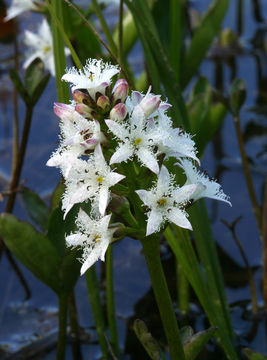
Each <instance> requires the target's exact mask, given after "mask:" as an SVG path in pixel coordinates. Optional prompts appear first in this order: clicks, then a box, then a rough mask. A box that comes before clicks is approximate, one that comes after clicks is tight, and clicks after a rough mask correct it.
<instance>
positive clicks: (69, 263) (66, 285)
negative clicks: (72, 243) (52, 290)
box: [59, 249, 81, 293]
mask: <svg viewBox="0 0 267 360" xmlns="http://www.w3.org/2000/svg"><path fill="white" fill-rule="evenodd" d="M80 257H81V250H77V249H72V250H70V249H67V250H66V253H65V255H64V256H63V258H62V262H61V264H60V270H59V279H60V283H61V291H62V292H65V293H70V292H71V291H73V288H74V286H75V284H76V282H77V280H78V278H79V276H80V269H81V263H80V262H79V261H78V260H77V259H79V258H80Z"/></svg>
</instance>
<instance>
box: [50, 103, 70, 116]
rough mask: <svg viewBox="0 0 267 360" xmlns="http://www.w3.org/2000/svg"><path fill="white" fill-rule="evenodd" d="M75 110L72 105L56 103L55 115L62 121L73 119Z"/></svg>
mask: <svg viewBox="0 0 267 360" xmlns="http://www.w3.org/2000/svg"><path fill="white" fill-rule="evenodd" d="M73 112H74V108H73V106H71V105H67V104H62V103H57V102H56V103H54V113H55V114H56V115H57V116H58V117H59V118H61V119H63V118H70V117H72V115H73Z"/></svg>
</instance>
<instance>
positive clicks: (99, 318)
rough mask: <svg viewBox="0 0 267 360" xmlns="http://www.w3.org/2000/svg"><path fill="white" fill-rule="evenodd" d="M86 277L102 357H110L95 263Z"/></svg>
mask: <svg viewBox="0 0 267 360" xmlns="http://www.w3.org/2000/svg"><path fill="white" fill-rule="evenodd" d="M85 279H86V284H87V289H88V294H89V299H90V304H91V308H92V313H93V318H94V323H95V326H96V332H97V335H98V341H99V346H100V349H101V351H102V359H103V360H104V359H106V360H107V359H108V347H107V342H106V338H105V321H104V314H103V309H102V306H101V298H100V291H99V284H98V279H97V275H96V269H95V265H93V266H91V267H90V269H88V270H87V271H86V273H85Z"/></svg>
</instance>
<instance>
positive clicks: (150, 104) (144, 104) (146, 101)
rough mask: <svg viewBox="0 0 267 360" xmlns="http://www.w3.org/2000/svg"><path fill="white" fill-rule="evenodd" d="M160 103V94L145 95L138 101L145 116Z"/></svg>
mask: <svg viewBox="0 0 267 360" xmlns="http://www.w3.org/2000/svg"><path fill="white" fill-rule="evenodd" d="M160 103H161V100H160V95H154V96H151V97H148V96H147V95H146V96H145V97H144V98H143V99H142V101H141V102H140V104H139V105H140V106H141V108H142V110H143V111H144V113H145V117H149V116H150V115H151V114H153V112H154V111H156V110H157V109H158V107H159V105H160Z"/></svg>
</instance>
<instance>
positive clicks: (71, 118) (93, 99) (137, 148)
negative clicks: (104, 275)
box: [47, 59, 231, 274]
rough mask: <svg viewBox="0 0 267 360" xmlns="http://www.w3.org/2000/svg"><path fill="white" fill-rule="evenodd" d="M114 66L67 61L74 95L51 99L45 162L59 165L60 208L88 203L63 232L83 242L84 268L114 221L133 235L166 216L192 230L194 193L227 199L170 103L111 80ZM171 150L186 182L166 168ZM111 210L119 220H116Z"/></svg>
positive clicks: (74, 243)
mask: <svg viewBox="0 0 267 360" xmlns="http://www.w3.org/2000/svg"><path fill="white" fill-rule="evenodd" d="M118 73H119V68H118V67H117V66H113V65H110V64H108V63H104V62H103V61H102V60H94V59H89V60H88V61H87V64H86V65H85V67H84V68H83V69H82V70H77V69H76V68H71V69H69V70H68V72H67V73H66V74H65V75H64V76H63V77H62V80H65V81H68V82H70V83H71V84H72V97H73V100H72V101H71V103H70V104H62V103H55V105H54V112H55V114H56V115H57V116H58V117H59V119H60V130H61V132H60V141H61V142H60V146H59V148H58V149H57V150H56V152H55V153H53V154H52V156H51V158H50V160H49V161H48V162H47V165H48V166H56V167H59V168H60V170H61V173H62V176H63V178H64V180H65V185H66V187H65V192H64V195H63V198H62V210H64V214H65V215H64V216H65V217H66V216H67V214H68V212H69V211H70V209H71V208H72V207H73V205H74V204H77V203H83V202H86V203H89V204H90V209H91V210H90V212H89V213H86V212H84V211H83V210H82V209H80V211H79V214H78V216H77V219H76V223H77V226H78V231H76V232H75V233H71V234H68V235H67V237H66V242H67V245H68V246H69V247H81V248H82V249H83V256H82V259H81V262H82V267H81V274H84V273H85V271H86V270H87V269H88V268H89V267H90V266H92V265H93V264H94V263H95V262H96V261H97V260H98V259H99V258H100V259H101V260H104V256H105V252H106V250H107V248H108V246H109V244H110V243H112V241H113V234H114V232H116V229H118V230H119V228H121V231H123V228H124V229H125V232H126V233H127V231H129V232H130V233H131V236H132V237H135V238H137V239H139V238H144V237H148V236H150V235H152V234H157V233H160V232H162V231H163V230H164V227H166V226H167V224H168V223H174V224H176V225H177V226H180V227H182V228H185V229H189V230H192V227H191V224H190V221H189V220H188V214H187V212H186V209H187V207H189V206H190V205H191V204H192V203H193V202H194V201H196V200H198V199H199V198H202V197H210V198H213V199H217V200H222V201H225V202H227V203H228V204H231V203H230V202H229V200H228V197H227V196H226V195H225V194H224V192H223V191H222V189H221V186H220V185H219V184H218V183H217V182H216V181H215V180H212V179H210V178H209V177H208V175H206V174H204V173H202V172H201V171H200V170H199V169H198V165H199V159H198V158H197V149H196V147H195V143H194V141H193V139H192V137H191V135H189V134H188V133H186V132H185V131H184V130H183V129H182V128H173V126H172V119H171V118H170V117H169V116H168V108H169V107H170V106H171V104H168V103H167V102H165V101H163V100H161V96H160V95H154V94H153V93H151V87H150V88H149V89H148V91H147V93H146V94H142V93H140V92H138V91H131V92H130V93H129V91H128V84H127V82H126V80H124V79H122V78H119V79H118V80H117V81H116V83H115V85H113V82H112V79H113V78H114V77H115V75H117V74H118ZM169 158H174V159H175V161H176V162H175V165H176V168H177V171H180V172H182V173H183V174H184V175H185V177H186V180H185V182H184V183H183V184H179V183H178V182H177V177H176V176H175V173H173V172H171V171H169V170H168V168H167V163H168V159H169ZM118 196H119V197H120V204H121V205H120V206H121V207H123V206H124V203H129V204H130V207H129V211H131V212H132V217H131V219H132V221H131V223H130V222H129V221H128V222H127V219H126V221H124V220H123V219H122V218H121V217H120V216H119V215H118V213H119V212H120V208H119V206H118V205H115V204H114V205H113V199H114V201H115V202H116V203H117V202H118ZM116 207H117V209H116ZM112 215H113V218H114V219H116V220H119V222H120V224H119V225H117V226H113V224H112ZM133 219H134V220H133ZM139 219H140V221H139ZM133 222H134V225H133Z"/></svg>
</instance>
